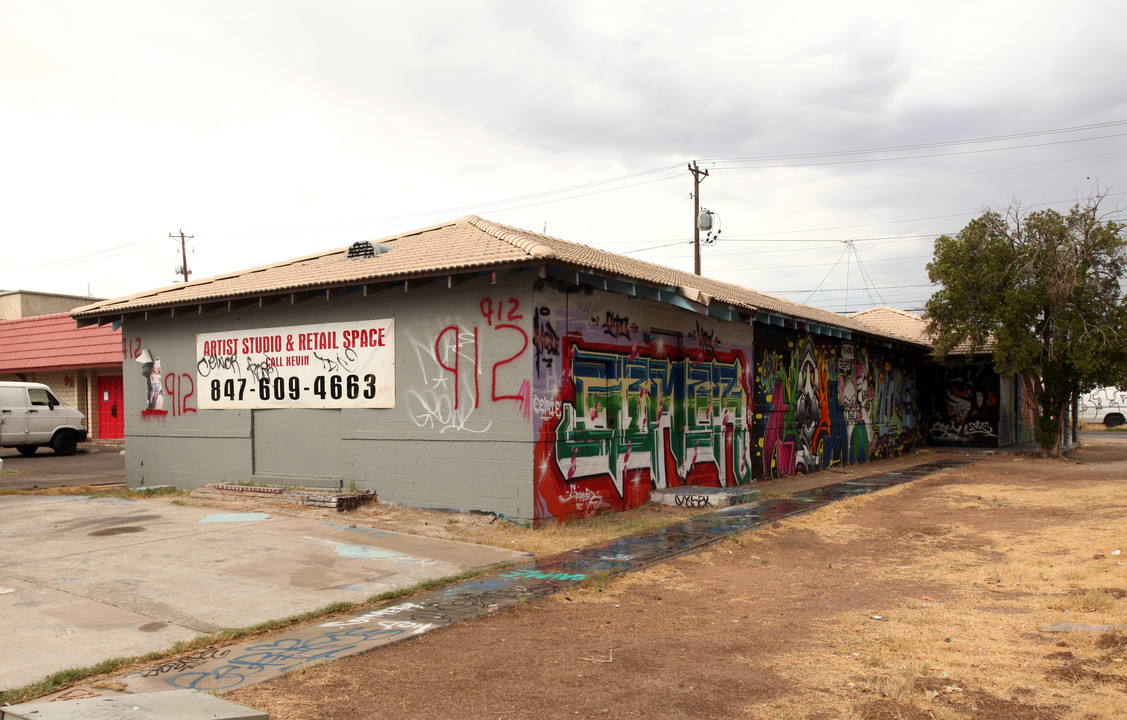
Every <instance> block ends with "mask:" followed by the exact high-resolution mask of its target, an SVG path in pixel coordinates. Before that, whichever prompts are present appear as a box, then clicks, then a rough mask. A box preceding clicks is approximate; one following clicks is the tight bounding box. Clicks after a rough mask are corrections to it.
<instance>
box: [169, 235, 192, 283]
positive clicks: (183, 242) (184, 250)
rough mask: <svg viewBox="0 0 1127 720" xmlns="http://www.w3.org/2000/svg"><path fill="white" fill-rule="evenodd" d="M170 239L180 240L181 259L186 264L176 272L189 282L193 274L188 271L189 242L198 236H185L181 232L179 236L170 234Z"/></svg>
mask: <svg viewBox="0 0 1127 720" xmlns="http://www.w3.org/2000/svg"><path fill="white" fill-rule="evenodd" d="M168 237H170V238H172V239H173V240H176V239H177V238H179V239H180V257H181V258H182V259H183V260H182V262H183V263H184V264H183V265H181V266H180V267H178V268H176V272H178V273H180V274H181V275H183V276H184V282H188V276H189V275H191V274H192V271H191V270H189V269H188V241H189V240H193V239H195V237H196V236H195V235H184V231H183V230H181V231H180V234H179V235H176V234H175V233H168Z"/></svg>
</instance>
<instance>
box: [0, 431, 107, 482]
mask: <svg viewBox="0 0 1127 720" xmlns="http://www.w3.org/2000/svg"><path fill="white" fill-rule="evenodd" d="M122 447H123V446H122V445H102V444H94V443H91V442H84V443H79V445H78V449H77V450H76V451H75V453H74V454H73V455H67V456H65V457H62V456H59V455H56V454H55V453H54V451H53V450H51V449H50V448H39V450H37V451H36V453H35V454H34V455H32V456H30V457H24V456H23V455H20V454H19V452H18V451H17V450H16V449H15V448H0V460H3V461H4V465H3V467H2V468H0V490H36V489H40V488H52V487H66V486H74V485H93V486H100V485H120V484H122V483H124V482H125V455H123V454H122Z"/></svg>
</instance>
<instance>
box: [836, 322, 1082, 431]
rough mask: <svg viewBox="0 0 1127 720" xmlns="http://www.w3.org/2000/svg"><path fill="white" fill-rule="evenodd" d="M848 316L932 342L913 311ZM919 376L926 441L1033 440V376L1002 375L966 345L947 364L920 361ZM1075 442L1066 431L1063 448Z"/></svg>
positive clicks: (983, 355)
mask: <svg viewBox="0 0 1127 720" xmlns="http://www.w3.org/2000/svg"><path fill="white" fill-rule="evenodd" d="M850 317H852V318H854V319H855V320H860V321H861V322H864V323H865V324H866V325H871V326H872V327H874V328H879V329H881V330H883V331H885V332H890V333H895V334H897V335H900V336H903V337H915V338H916V339H917V340H918V341H920V342H930V336H929V334H928V332H927V321H926V320H924V319H923V318H922V317H920V316H919V315H916V314H914V313H910V312H906V311H904V310H900V309H897V308H893V307H888V306H880V307H875V308H870V309H869V310H864V311H861V312H858V313H852V314H850ZM917 376H918V377H919V383H920V391H921V398H922V403H923V405H924V407H925V408H927V416H926V422H927V430H926V435H925V442H927V444H929V445H939V446H958V447H985V448H1001V447H1009V446H1012V445H1018V444H1030V443H1033V442H1034V438H1033V431H1034V429H1035V428H1036V427H1037V415H1038V404H1037V390H1038V388H1037V380H1036V378H1031V377H1026V376H1024V375H1018V376H1013V375H1008V376H1004V375H1000V374H999V373H998V372H997V371H996V370H995V369H994V363H993V360H992V359H991V358H990V356H989V353H982V352H980V353H978V354H974V353H972V352H971V348H970V346H969V344H964V345H961V346H959V347H957V348H955V352H953V353H952V354H951V356H950V357H949V358H948V361H947V362H946V363H938V362H924V363H922V364H921V365H920V367H919V368H918V370H917ZM1066 425H1067V423H1066ZM1075 440H1076V438H1075V436H1074V434H1073V433H1071V432H1067V433H1065V435H1064V436H1063V437H1062V447H1068V446H1070V445H1072V444H1074V443H1075Z"/></svg>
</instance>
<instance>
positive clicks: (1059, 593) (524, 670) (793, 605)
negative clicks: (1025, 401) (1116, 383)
mask: <svg viewBox="0 0 1127 720" xmlns="http://www.w3.org/2000/svg"><path fill="white" fill-rule="evenodd" d="M928 459H930V458H929V457H919V456H915V457H914V458H910V459H909V461H913V462H920V461H926V460H928ZM903 460H904V459H901V461H893V462H894V463H898V462H903ZM889 467H891V466H890V465H881V464H877V466H874V467H873V468H872V469H873V470H881V469H887V468H889ZM822 475H829V474H828V473H823V474H822ZM818 479H819V481H821V482H826V481H827V480H831V481H832V480H839V479H844V478H841V477H823V478H818ZM802 482H803V479H798V480H795V481H790V483H791V484H790V486H788V485H785V484H780V485H773V484H767V485H766V486H765V488H766V489H768V490H769V491H771V492H780V491H786V490H787V489H789V488H790V487H799V486H800V485H801V484H802ZM807 482H809V481H808V480H807ZM389 512H394V511H389ZM376 514H377V515H378V513H376ZM647 514H650V515H654V514H655V513H652V512H649V513H641V514H640V515H639V517H641V518H642V519H641V520H639V521H638V522H645V516H646V515H647ZM656 515H658V516H660V513H656ZM358 516H359V515H358ZM427 517H430V518H431V519H426V518H427ZM409 518H416V519H417V518H423V519H422V520H421V522H424V523H426V525H425V526H424V527H423V528H422V529H424V530H426V529H428V528H429V529H430V531H431V532H434V533H436V534H437V533H444V534H451V535H454V536H461V537H463V538H464V539H475V537H476V539H478V540H482V539H491V540H490V541H494V542H500V543H508V544H510V545H511V546H527V545H526V544H527V543H531V544H535V543H542V544H543V545H544V547H542V548H541V549H540V551H542V552H549V551H552V550H553V549H555V548H553V547H551V546H552V545H553V543H554V544H556V545H561V546H562V545H567V544H568V543H569V542H574V541H575V540H576V538H578V537H579V536H580V534H581V533H577V532H576V531H573V530H568V529H566V528H565V529H560V530H551V529H550V530H548V531H543V530H541V531H535V532H534V531H527V530H520V529H511V528H498V527H497V526H498V525H499V523H494V524H493V525H490V524H489V518H481V517H476V516H453V517H451V516H443V515H438V514H435V515H433V516H428V515H421V516H418V515H415V516H412V515H411V514H410V513H404V514H402V516H401V518H400V522H402V523H403V524H404V525H410V524H411V523H412V522H415V520H411V519H409ZM386 519H387V521H388V522H389V523H392V524H394V520H395V519H394V518H391V517H389V518H386ZM370 520H372V521H376V520H378V518H377V517H375V516H372V517H370ZM432 521H433V526H432V524H431V523H432ZM592 527H594V526H592ZM392 529H394V528H392ZM400 529H410V528H409V527H406V526H405V527H402V528H400ZM588 530H589V531H590V528H589V529H588ZM599 531H600V530H599V529H598V528H597V527H596V528H595V530H594V533H595V534H598V532H599ZM1125 550H1127V446H1124V445H1122V444H1119V445H1111V444H1108V445H1105V444H1102V443H1100V442H1099V441H1096V442H1095V443H1093V444H1090V445H1089V446H1087V447H1085V448H1083V449H1081V450H1080V451H1078V452H1076V453H1074V454H1073V456H1072V457H1071V459H1069V460H1042V459H1036V458H1032V457H1011V456H992V457H990V458H988V459H986V460H984V461H983V462H980V463H977V464H975V465H971V466H968V467H965V468H962V469H956V470H952V471H948V472H945V473H942V474H941V475H938V476H934V477H931V478H926V479H924V480H921V481H917V482H914V483H910V484H908V485H904V486H900V487H897V488H893V489H890V490H885V491H882V492H880V493H876V494H873V495H868V496H864V497H857V498H851V499H849V500H846V501H843V502H840V503H836V504H834V505H832V506H830V507H826V508H823V509H820V510H817V511H814V512H812V513H809V514H806V515H803V516H799V517H797V518H794V519H791V520H787V521H783V522H781V523H779V524H777V525H775V526H773V527H771V528H768V529H765V530H758V531H752V532H748V533H745V534H743V535H741V536H737V537H735V538H733V539H732V540H729V541H727V542H724V543H722V544H720V545H716V546H713V547H712V548H710V549H708V550H705V551H704V552H701V553H699V554H696V555H691V556H687V557H683V558H680V559H677V560H673V561H671V562H668V563H665V564H662V565H658V566H656V567H653V568H651V569H649V570H646V571H644V572H640V573H636V574H633V575H628V576H625V577H623V578H621V579H618V580H614V581H607V582H604V583H603V584H602V585H597V584H596V585H588V586H586V587H583V588H578V589H575V590H573V591H569V592H567V593H565V594H561V595H559V596H556V597H553V598H549V599H547V600H544V601H540V602H535V603H530V604H527V605H523V606H518V607H516V608H514V609H511V610H508V611H505V612H501V613H497V614H496V615H491V616H486V617H483V618H480V619H477V620H473V621H469V622H465V623H462V624H460V625H456V626H453V627H451V628H448V629H446V630H442V631H438V632H434V633H431V634H428V635H424V636H421V637H419V638H417V639H414V640H411V641H408V642H404V643H400V644H398V645H394V646H391V647H388V648H384V649H381V650H378V651H375V652H372V653H369V654H366V655H361V656H358V657H354V658H350V659H346V660H342V661H339V662H336V663H332V664H330V665H325V666H320V667H315V668H309V669H306V670H303V671H301V672H299V673H291V674H289V675H287V676H284V677H282V678H279V679H277V680H276V681H274V682H271V683H266V684H262V685H258V686H254V687H251V688H247V689H244V690H240V691H238V692H236V693H234V694H232V695H230V696H229V699H231V700H233V701H235V702H238V703H241V704H244V705H248V706H252V707H256V708H259V709H262V710H264V711H267V712H269V713H270V716H271V717H272V718H274V720H296V719H298V718H300V719H302V720H322V719H330V718H331V719H333V720H345V719H352V718H366V719H370V718H439V717H451V718H454V717H456V718H491V719H492V718H506V719H518V718H576V717H580V718H604V717H606V718H616V717H621V718H627V717H651V718H804V719H810V720H813V719H818V720H822V719H825V720H828V719H830V718H860V719H863V720H892V719H894V718H903V719H906V720H922V719H923V718H939V719H944V718H947V719H954V718H976V719H978V720H994V719H1001V718H1007V719H1012V718H1024V719H1034V718H1036V719H1045V720H1049V719H1060V720H1073V719H1077V720H1078V719H1080V718H1114V717H1124V716H1127V626H1125V627H1122V628H1120V629H1118V630H1111V631H1108V630H1103V631H1077V632H1063V633H1051V632H1043V631H1041V630H1039V628H1044V627H1047V626H1049V625H1050V624H1053V623H1057V622H1062V621H1065V622H1075V623H1081V624H1085V625H1101V624H1114V623H1127V564H1125V563H1127V555H1125V554H1121V551H1125Z"/></svg>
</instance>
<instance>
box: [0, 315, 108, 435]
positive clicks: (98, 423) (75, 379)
mask: <svg viewBox="0 0 1127 720" xmlns="http://www.w3.org/2000/svg"><path fill="white" fill-rule="evenodd" d="M89 299H90V298H86V300H89ZM0 380H17V381H23V382H41V383H45V384H47V385H50V386H51V388H52V389H53V390H54V391H55V392H56V393H58V395H59V397H60V398H61V399H62V400H63V401H64V402H66V403H67V404H68V405H71V406H72V407H74V408H77V409H78V410H79V411H81V412H82V413H83V414H85V415H86V418H87V422H88V427H89V428H90V438H91V439H101V440H109V439H120V438H122V437H124V430H125V425H124V421H125V411H124V398H123V396H122V382H121V333H120V332H118V331H116V330H114V329H113V328H112V327H104V326H93V327H84V328H79V327H78V326H77V325H76V324H75V321H74V318H72V317H71V316H70V315H69V314H67V313H57V314H54V315H40V316H36V317H28V318H20V319H17V320H4V321H0Z"/></svg>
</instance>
